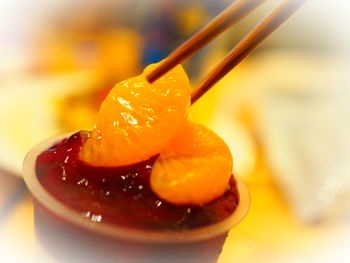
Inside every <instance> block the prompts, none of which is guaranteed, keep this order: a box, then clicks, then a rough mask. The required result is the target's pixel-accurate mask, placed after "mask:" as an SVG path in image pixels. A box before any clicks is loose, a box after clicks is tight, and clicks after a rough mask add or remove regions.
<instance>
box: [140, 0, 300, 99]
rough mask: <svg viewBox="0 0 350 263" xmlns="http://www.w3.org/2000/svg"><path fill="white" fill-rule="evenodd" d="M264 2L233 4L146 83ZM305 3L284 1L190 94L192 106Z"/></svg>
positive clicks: (263, 0)
mask: <svg viewBox="0 0 350 263" xmlns="http://www.w3.org/2000/svg"><path fill="white" fill-rule="evenodd" d="M265 1H266V0H237V1H235V2H234V3H233V4H232V5H231V6H229V7H228V8H226V9H225V10H224V11H223V12H222V13H221V14H219V15H218V16H217V17H216V18H214V19H213V20H212V21H211V22H210V23H209V24H208V25H207V26H205V27H204V28H203V29H202V30H200V31H199V32H198V33H196V34H195V35H194V36H193V37H191V38H190V39H189V40H188V41H186V42H185V43H184V44H182V45H181V46H180V47H178V48H177V49H176V50H175V51H174V52H172V53H171V54H170V55H169V56H168V57H167V58H166V59H165V60H164V61H163V62H161V64H160V65H159V66H158V67H156V68H155V69H154V70H153V71H152V72H151V73H150V74H149V75H147V76H146V78H147V80H148V81H149V82H150V83H152V82H154V81H155V80H157V79H158V78H160V77H161V76H162V75H164V74H165V73H166V72H168V71H169V70H171V69H172V68H174V67H175V66H176V65H178V64H179V63H181V62H182V61H183V60H185V59H186V58H188V57H189V56H191V55H192V54H193V53H195V52H197V51H198V50H199V49H201V48H202V47H203V46H205V45H206V44H208V43H209V42H210V41H211V40H213V39H214V38H215V37H217V36H218V35H219V34H220V33H222V32H224V31H225V30H226V29H228V28H229V27H230V26H232V25H233V24H235V23H236V22H238V21H239V20H240V19H242V18H243V17H244V16H245V15H247V14H248V13H249V12H251V11H252V10H253V9H254V8H256V7H258V6H259V5H260V4H262V3H263V2H265ZM304 2H306V0H286V1H284V2H283V3H282V4H281V5H280V6H279V7H277V8H276V9H275V10H274V11H273V12H271V14H269V15H268V16H267V17H266V18H265V19H263V20H262V21H261V22H260V23H259V24H257V25H256V26H255V28H254V29H253V30H252V31H250V33H248V34H247V35H246V36H245V37H244V38H243V39H242V40H241V41H240V42H239V43H238V44H237V45H236V46H235V47H234V48H233V49H232V50H231V51H230V52H229V54H228V55H227V56H226V57H225V58H224V59H223V61H222V62H221V63H219V65H217V66H216V67H215V68H214V69H213V70H212V71H211V72H210V73H209V74H208V75H207V76H206V77H205V78H204V79H203V80H202V81H201V82H200V84H199V85H198V87H197V88H196V89H195V90H194V91H193V92H192V95H191V103H192V104H193V103H194V102H196V101H197V100H198V99H199V98H200V97H201V96H202V95H203V94H204V93H205V92H207V91H208V90H209V89H210V88H211V87H212V86H213V85H214V84H215V83H217V82H218V81H219V80H220V79H221V78H222V77H224V76H225V75H226V74H227V73H228V72H229V71H230V70H232V69H233V68H234V67H235V66H237V64H238V63H239V62H241V61H242V60H243V59H244V58H245V57H246V56H248V55H249V54H250V53H251V52H252V51H253V50H254V49H255V48H256V47H257V46H258V45H259V44H260V43H261V42H263V41H264V40H265V39H266V38H267V37H268V36H269V35H270V34H271V33H272V32H273V31H274V30H276V29H277V28H278V27H279V26H280V25H281V24H283V22H285V21H286V20H287V19H288V18H289V17H290V16H291V15H292V14H293V13H294V12H295V11H296V10H297V9H298V8H299V7H300V6H301V5H302V4H304Z"/></svg>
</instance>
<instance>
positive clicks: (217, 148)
mask: <svg viewBox="0 0 350 263" xmlns="http://www.w3.org/2000/svg"><path fill="white" fill-rule="evenodd" d="M232 165H233V160H232V155H231V152H230V150H229V148H228V146H227V145H226V144H225V142H224V141H223V140H222V139H221V138H220V137H219V136H218V135H216V134H215V133H214V132H213V131H211V130H209V129H208V128H206V127H204V126H201V125H197V124H194V123H191V122H189V121H187V122H186V123H185V124H184V126H183V127H182V128H181V129H180V130H179V131H178V132H177V134H176V135H175V137H174V138H173V139H172V140H171V141H170V143H169V144H168V145H167V146H166V147H165V148H164V149H163V151H162V152H161V154H160V156H159V158H158V159H157V161H156V163H155V164H154V167H153V170H152V174H151V178H150V183H151V187H152V190H153V191H154V192H155V193H156V194H157V195H158V196H159V197H160V198H162V199H164V200H165V201H167V202H169V203H173V204H176V205H202V204H205V203H208V202H210V201H212V200H214V199H215V198H217V197H220V196H221V195H222V194H223V193H224V192H225V191H226V190H227V188H228V185H229V180H230V177H231V173H232Z"/></svg>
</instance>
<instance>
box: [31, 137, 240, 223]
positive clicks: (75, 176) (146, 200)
mask: <svg viewBox="0 0 350 263" xmlns="http://www.w3.org/2000/svg"><path fill="white" fill-rule="evenodd" d="M82 135H83V133H79V132H78V133H75V134H73V135H72V136H71V137H69V138H67V139H64V140H62V141H61V142H60V143H58V144H56V145H54V146H52V147H51V148H49V149H47V150H46V151H44V152H43V153H41V154H40V155H39V156H38V158H37V161H36V174H37V176H38V178H39V180H40V182H41V184H42V185H43V186H44V187H45V188H46V189H47V191H48V192H50V193H51V194H52V195H53V196H55V197H56V198H57V199H58V200H60V201H61V202H63V203H64V204H66V205H67V206H69V207H71V208H73V209H75V210H77V211H79V212H81V214H82V216H84V217H86V218H87V219H89V220H91V221H95V222H102V221H103V222H109V223H113V224H118V225H122V226H125V227H132V228H142V229H158V230H159V229H160V230H177V229H192V228H196V227H201V226H206V225H210V224H213V223H216V222H218V221H221V220H223V219H225V218H227V217H228V216H229V215H231V214H232V213H233V212H234V210H235V209H236V207H237V204H238V201H239V196H238V192H237V188H236V182H235V180H234V178H233V177H231V179H230V187H229V189H228V190H227V192H226V193H225V194H224V195H223V196H221V197H220V198H218V199H216V200H214V201H212V202H210V203H208V204H206V205H203V206H175V205H172V204H170V203H167V202H165V201H163V200H161V199H159V198H158V197H157V196H156V195H155V194H154V193H153V192H152V190H151V188H150V185H149V177H150V174H151V170H152V166H153V164H154V162H155V161H156V159H157V156H154V157H152V158H150V159H148V160H146V161H144V162H140V163H137V164H133V165H129V166H123V167H113V168H105V167H94V166H90V165H88V164H86V163H84V162H82V161H81V160H79V159H78V152H79V150H80V147H81V145H82Z"/></svg>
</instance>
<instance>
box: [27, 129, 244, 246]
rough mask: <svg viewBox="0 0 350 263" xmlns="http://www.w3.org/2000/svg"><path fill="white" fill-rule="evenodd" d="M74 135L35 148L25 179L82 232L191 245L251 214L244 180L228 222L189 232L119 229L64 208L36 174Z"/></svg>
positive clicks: (40, 199)
mask: <svg viewBox="0 0 350 263" xmlns="http://www.w3.org/2000/svg"><path fill="white" fill-rule="evenodd" d="M70 135H71V134H63V135H59V136H56V137H53V138H50V139H47V140H45V141H43V142H41V143H39V144H37V145H36V146H34V147H33V148H32V149H31V150H30V151H29V152H28V154H27V156H26V157H25V159H24V162H23V178H24V181H25V183H26V184H27V187H28V188H29V190H30V192H31V193H32V195H33V196H34V198H35V199H36V200H37V201H38V202H39V203H40V204H41V205H43V206H44V207H45V208H46V209H48V210H49V211H50V212H52V213H53V214H55V215H56V216H58V217H59V218H62V219H64V220H66V221H67V222H69V223H72V224H74V225H77V226H80V227H81V228H83V229H85V230H88V231H91V232H94V233H97V234H101V235H103V236H107V237H110V238H113V239H118V240H127V241H134V242H142V243H191V242H198V241H202V240H207V239H210V238H213V237H216V236H219V235H220V234H224V233H226V232H228V231H229V230H230V229H231V228H232V227H233V226H235V225H237V224H238V223H239V222H241V221H242V219H243V218H244V217H245V215H246V214H247V213H248V210H249V206H250V196H249V191H248V189H247V187H246V186H245V184H244V183H243V182H242V180H241V179H240V178H239V177H237V176H235V180H236V183H237V190H238V193H239V203H238V206H237V207H236V210H235V211H234V212H233V213H232V215H230V216H229V217H228V218H226V219H224V220H223V221H220V222H218V223H216V224H213V225H208V226H204V227H199V228H196V229H189V230H176V231H161V230H140V229H132V228H127V227H125V226H118V225H115V224H111V223H107V222H103V221H102V222H93V221H91V220H89V219H87V218H86V217H84V216H83V215H82V214H81V213H79V212H78V211H76V210H74V209H72V208H70V207H68V206H66V205H64V204H63V203H62V202H60V201H59V200H58V199H56V198H55V197H53V196H52V195H51V194H50V193H49V192H48V191H47V190H46V189H45V188H44V187H43V186H42V185H41V183H40V182H39V180H38V178H37V176H36V174H35V163H36V159H37V156H38V155H39V154H40V153H42V152H43V151H45V150H46V149H48V148H49V147H51V146H52V145H54V144H55V143H57V142H59V141H60V140H62V139H64V138H66V137H69V136H70Z"/></svg>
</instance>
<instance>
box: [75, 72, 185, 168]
mask: <svg viewBox="0 0 350 263" xmlns="http://www.w3.org/2000/svg"><path fill="white" fill-rule="evenodd" d="M153 67H155V65H150V66H149V67H147V68H146V69H145V70H144V72H143V73H142V74H141V75H139V76H136V77H133V78H130V79H128V80H125V81H122V82H120V83H118V84H116V86H115V87H114V88H113V89H112V90H111V91H110V93H109V94H108V96H107V97H106V99H105V100H104V101H103V103H102V104H101V107H100V112H99V115H98V117H97V121H96V124H95V126H94V128H93V130H92V132H91V134H90V137H89V138H88V139H87V140H86V141H85V142H84V144H83V146H82V149H81V151H80V154H79V156H80V159H82V160H83V161H85V162H87V163H89V164H91V165H95V166H107V167H111V166H123V165H129V164H133V163H137V162H140V161H143V160H146V159H148V158H150V157H151V156H153V155H155V154H158V153H160V152H161V150H162V149H163V148H164V146H165V145H166V144H167V143H169V141H170V140H171V138H172V137H173V136H174V135H175V133H176V132H177V130H178V128H179V127H180V126H181V123H182V122H184V120H185V119H186V117H187V114H188V110H189V107H190V85H189V80H188V77H187V75H186V73H185V71H184V70H183V68H182V66H181V65H179V66H176V67H175V68H174V69H173V70H171V71H170V72H168V73H167V74H165V75H164V76H163V77H161V78H160V79H158V80H157V81H155V82H154V83H152V84H150V83H149V82H148V81H147V80H146V78H145V76H146V75H147V74H148V73H149V72H150V71H151V70H152V68H153Z"/></svg>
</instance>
